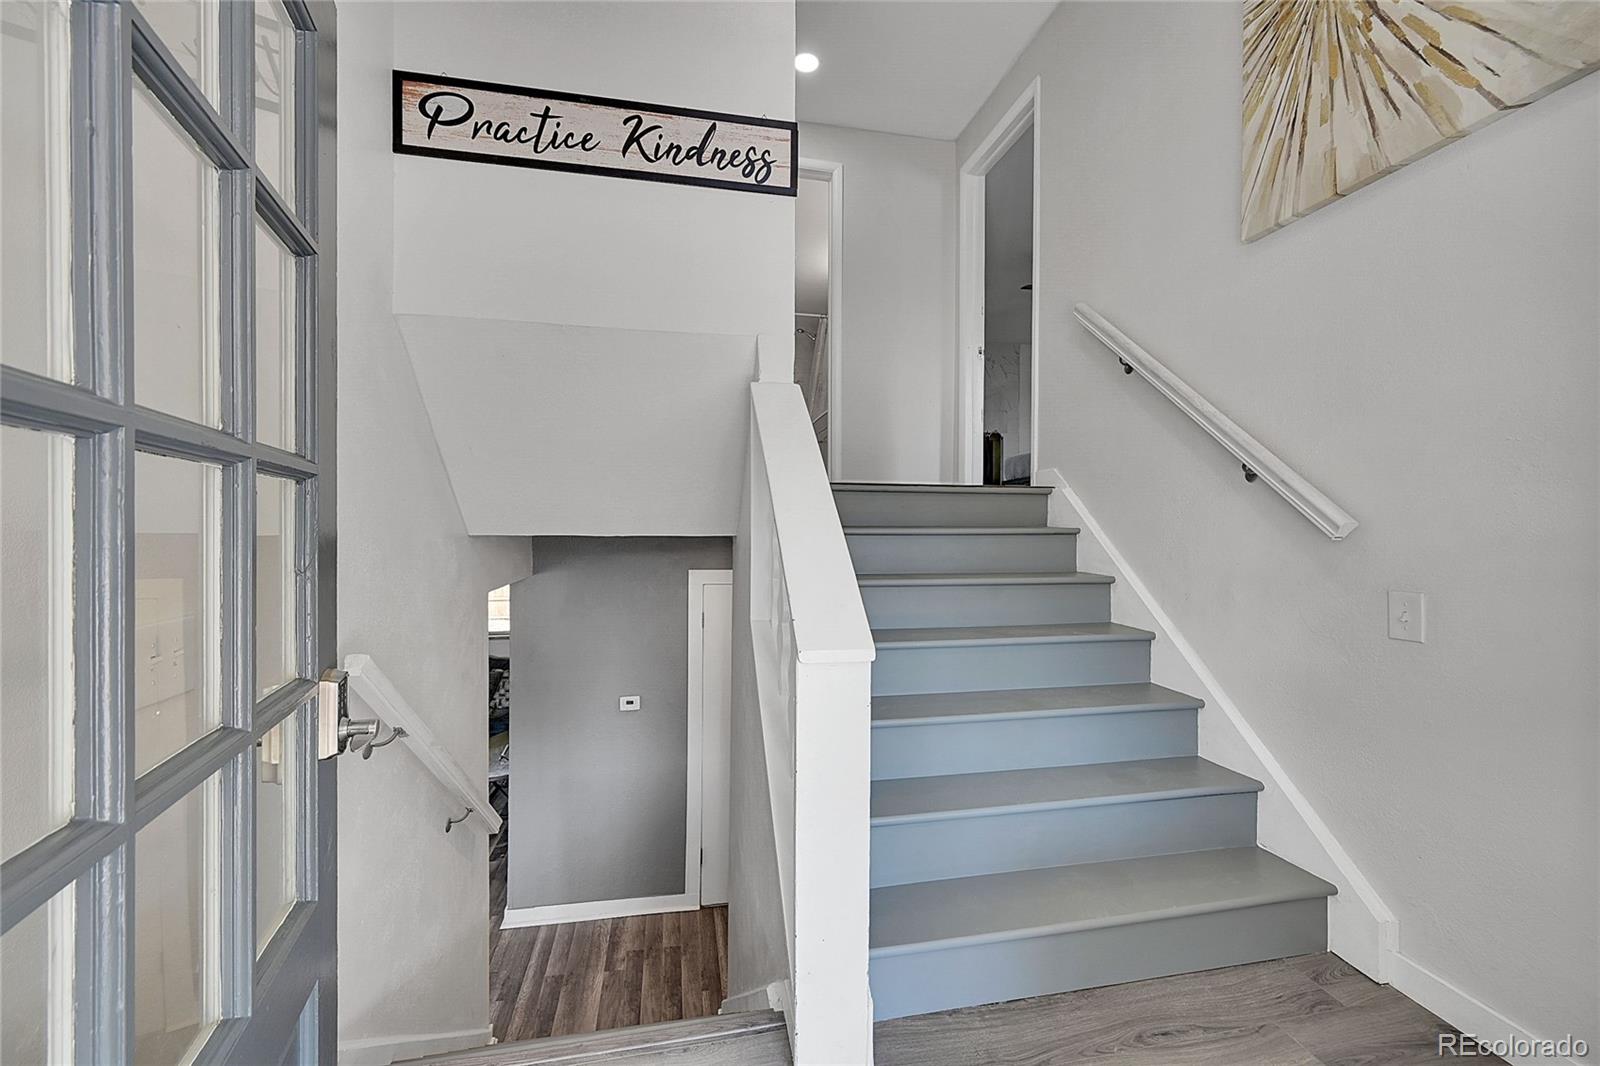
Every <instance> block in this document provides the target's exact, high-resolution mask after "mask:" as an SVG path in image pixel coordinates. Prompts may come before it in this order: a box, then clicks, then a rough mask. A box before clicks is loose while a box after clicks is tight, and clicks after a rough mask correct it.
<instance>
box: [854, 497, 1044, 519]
mask: <svg viewBox="0 0 1600 1066" xmlns="http://www.w3.org/2000/svg"><path fill="white" fill-rule="evenodd" d="M1049 499H1050V497H1049V496H1048V495H1044V494H1034V493H1011V492H863V491H860V490H849V489H846V490H841V491H836V492H834V494H833V501H834V504H835V506H837V507H838V509H839V522H840V524H841V525H846V526H1042V525H1044V524H1045V523H1046V521H1047V518H1048V515H1047V512H1048V509H1049V502H1048V501H1049Z"/></svg>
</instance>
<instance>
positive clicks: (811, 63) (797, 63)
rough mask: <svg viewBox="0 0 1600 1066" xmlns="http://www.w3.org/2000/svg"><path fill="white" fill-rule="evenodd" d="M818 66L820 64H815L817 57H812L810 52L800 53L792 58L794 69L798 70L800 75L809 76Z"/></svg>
mask: <svg viewBox="0 0 1600 1066" xmlns="http://www.w3.org/2000/svg"><path fill="white" fill-rule="evenodd" d="M820 65H821V64H820V63H818V62H817V57H816V56H814V55H812V54H811V53H810V52H801V53H800V54H799V55H797V56H795V57H794V69H796V70H798V71H799V72H800V73H802V74H810V73H811V72H812V71H813V70H816V69H817V67H818V66H820Z"/></svg>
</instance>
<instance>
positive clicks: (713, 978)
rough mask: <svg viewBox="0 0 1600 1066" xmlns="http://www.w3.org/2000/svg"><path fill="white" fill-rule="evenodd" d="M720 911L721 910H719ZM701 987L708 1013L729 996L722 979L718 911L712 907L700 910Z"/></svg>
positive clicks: (719, 1006)
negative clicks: (718, 940) (718, 944)
mask: <svg viewBox="0 0 1600 1066" xmlns="http://www.w3.org/2000/svg"><path fill="white" fill-rule="evenodd" d="M718 913H720V912H718ZM699 917H700V922H699V925H700V988H701V990H702V991H703V992H704V993H705V996H706V999H707V1003H706V1013H708V1014H710V1013H714V1012H716V1011H718V1010H720V1009H722V1001H723V1000H724V999H725V998H727V996H726V993H725V991H724V986H723V979H722V966H721V964H720V963H719V962H718V959H719V958H720V955H721V952H720V951H719V950H718V947H717V919H716V913H714V912H713V911H712V910H711V909H710V908H703V909H701V911H700V915H699Z"/></svg>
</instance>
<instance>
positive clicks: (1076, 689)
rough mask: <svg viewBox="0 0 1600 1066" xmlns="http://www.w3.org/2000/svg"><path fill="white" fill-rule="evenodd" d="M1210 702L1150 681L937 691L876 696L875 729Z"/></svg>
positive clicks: (1161, 708)
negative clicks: (991, 689)
mask: <svg viewBox="0 0 1600 1066" xmlns="http://www.w3.org/2000/svg"><path fill="white" fill-rule="evenodd" d="M1201 706H1204V701H1202V700H1198V699H1196V698H1195V697H1193V696H1187V695H1185V694H1184V693H1182V692H1176V691H1174V690H1172V689H1170V688H1164V687H1163V686H1161V685H1154V684H1151V683H1149V682H1147V681H1139V682H1133V683H1131V684H1122V685H1072V686H1068V687H1066V688H1016V689H1001V690H1000V691H997V692H931V693H924V694H921V695H915V696H875V697H873V700H872V724H873V725H885V726H887V725H911V724H915V723H922V722H929V721H938V722H958V721H985V720H988V721H998V720H1000V719H1003V718H1049V717H1054V716H1058V715H1068V714H1107V713H1120V712H1130V711H1167V710H1183V709H1186V708H1191V707H1201Z"/></svg>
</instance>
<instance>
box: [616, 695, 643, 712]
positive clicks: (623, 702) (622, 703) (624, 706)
mask: <svg viewBox="0 0 1600 1066" xmlns="http://www.w3.org/2000/svg"><path fill="white" fill-rule="evenodd" d="M638 709H639V697H638V696H618V697H617V710H619V711H637V710H638Z"/></svg>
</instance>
